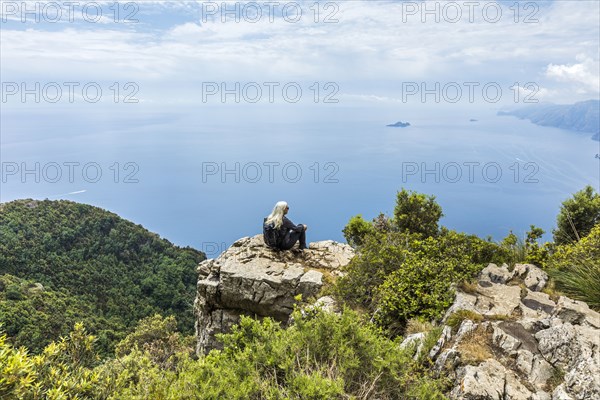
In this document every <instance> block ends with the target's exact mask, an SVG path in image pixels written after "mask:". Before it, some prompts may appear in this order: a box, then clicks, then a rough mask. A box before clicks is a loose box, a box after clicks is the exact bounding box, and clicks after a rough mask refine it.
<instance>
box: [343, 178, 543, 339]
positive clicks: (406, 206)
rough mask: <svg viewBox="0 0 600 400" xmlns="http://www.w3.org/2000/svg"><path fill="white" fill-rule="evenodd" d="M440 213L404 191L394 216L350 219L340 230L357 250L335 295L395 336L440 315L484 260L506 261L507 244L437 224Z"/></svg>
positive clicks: (427, 199) (430, 200)
mask: <svg viewBox="0 0 600 400" xmlns="http://www.w3.org/2000/svg"><path fill="white" fill-rule="evenodd" d="M442 215H443V214H442V208H441V207H440V206H439V205H438V204H437V203H436V202H435V198H434V197H433V196H425V195H422V194H419V193H415V192H409V191H407V190H404V189H403V190H402V191H400V192H398V194H397V197H396V206H395V209H394V216H393V217H391V218H390V217H387V216H385V215H383V214H380V215H379V216H378V217H377V218H375V219H374V220H373V221H372V222H367V221H365V220H364V219H363V218H362V217H361V216H357V217H354V218H352V219H351V220H350V221H349V223H348V225H347V226H346V227H345V228H344V230H343V232H344V235H345V237H346V239H347V240H348V242H349V243H350V244H351V245H353V246H354V247H356V248H357V250H358V253H357V256H356V257H354V259H353V260H352V261H351V262H350V264H349V265H348V266H347V267H346V276H344V277H343V278H341V279H339V280H338V281H337V284H336V291H337V294H338V295H339V296H340V297H341V298H343V299H344V300H345V301H346V302H347V303H348V304H349V305H351V306H352V307H359V308H361V309H363V310H365V311H366V312H368V313H369V314H371V315H372V316H373V318H374V320H375V321H377V322H378V323H379V325H380V326H381V327H383V328H385V329H387V330H388V333H389V334H392V335H398V334H400V333H402V332H403V329H404V327H405V324H406V322H407V321H408V320H409V319H411V318H415V317H416V318H425V319H433V318H436V317H438V316H440V314H441V313H442V312H443V311H444V310H445V309H446V308H448V307H449V306H450V304H452V301H453V299H454V292H453V290H452V288H453V285H454V284H456V283H459V282H461V281H469V280H471V279H473V278H474V277H475V276H476V275H477V273H478V272H479V271H480V270H481V269H482V268H483V267H484V266H485V265H487V263H489V262H503V261H508V260H509V258H510V255H511V254H512V253H511V251H510V249H509V248H508V247H506V246H501V245H498V244H495V243H492V242H490V241H486V240H483V239H480V238H479V237H477V236H475V235H467V234H464V233H459V232H456V231H453V230H449V229H447V228H446V227H441V228H440V227H438V220H439V218H440V217H441V216H442ZM536 233H537V231H536Z"/></svg>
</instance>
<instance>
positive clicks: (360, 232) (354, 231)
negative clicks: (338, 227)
mask: <svg viewBox="0 0 600 400" xmlns="http://www.w3.org/2000/svg"><path fill="white" fill-rule="evenodd" d="M342 232H343V233H344V237H345V238H346V241H347V242H348V244H349V245H350V246H353V247H358V246H362V245H363V243H364V241H365V238H366V236H368V235H369V234H372V233H373V232H374V228H373V225H372V224H370V223H369V222H367V221H365V220H364V219H363V218H362V216H361V215H357V216H354V217H352V218H351V219H350V221H349V222H348V225H346V226H345V227H344V229H343V230H342Z"/></svg>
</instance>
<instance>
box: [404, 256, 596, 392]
mask: <svg viewBox="0 0 600 400" xmlns="http://www.w3.org/2000/svg"><path fill="white" fill-rule="evenodd" d="M547 280H548V277H547V275H546V274H545V273H544V272H543V271H542V270H541V269H539V268H537V267H535V266H533V265H530V264H517V265H516V266H515V268H514V269H513V271H509V269H508V267H507V266H506V265H503V266H501V267H498V266H497V265H494V264H490V265H488V267H486V268H485V269H484V270H483V271H482V272H481V274H480V275H479V280H478V284H477V286H476V288H475V289H473V290H471V293H465V292H463V291H460V290H459V291H457V294H456V299H455V302H454V304H453V305H452V307H450V309H449V310H448V312H447V313H446V315H445V317H444V320H443V321H444V322H445V323H452V324H453V325H454V329H450V326H445V328H444V331H443V333H442V335H441V337H440V339H439V340H438V343H437V345H436V346H434V347H433V349H432V350H431V352H430V354H429V355H430V357H431V358H432V359H433V361H434V363H435V369H436V371H437V372H438V373H444V374H449V375H450V377H451V378H453V379H454V382H455V385H454V388H453V389H452V391H451V393H450V397H451V398H453V399H481V400H487V399H490V400H491V399H511V400H575V399H577V400H580V399H581V400H583V399H600V314H599V313H597V312H595V311H593V310H590V309H589V307H588V306H587V305H586V304H585V303H583V302H579V301H575V300H571V299H569V298H567V297H564V296H561V297H559V298H558V299H557V298H553V297H551V296H549V295H548V294H546V293H543V292H541V290H542V289H543V288H544V285H545V284H546V282H547ZM457 321H458V322H457ZM412 340H414V339H412Z"/></svg>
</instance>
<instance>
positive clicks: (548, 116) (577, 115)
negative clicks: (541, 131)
mask: <svg viewBox="0 0 600 400" xmlns="http://www.w3.org/2000/svg"><path fill="white" fill-rule="evenodd" d="M498 115H499V116H506V115H510V116H514V117H517V118H520V119H528V120H529V121H531V122H533V123H534V124H536V125H540V126H551V127H555V128H561V129H566V130H570V131H574V132H582V133H591V134H593V136H592V139H594V140H600V100H587V101H581V102H578V103H575V104H551V103H543V104H536V105H531V106H529V107H523V108H520V109H517V110H512V111H499V112H498Z"/></svg>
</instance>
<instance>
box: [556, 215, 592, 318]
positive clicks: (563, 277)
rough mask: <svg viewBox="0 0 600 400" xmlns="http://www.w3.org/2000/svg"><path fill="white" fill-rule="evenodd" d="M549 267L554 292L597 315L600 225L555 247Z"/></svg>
mask: <svg viewBox="0 0 600 400" xmlns="http://www.w3.org/2000/svg"><path fill="white" fill-rule="evenodd" d="M550 266H551V268H550V270H549V271H550V276H551V277H552V278H554V281H555V284H556V288H557V289H558V290H560V291H561V292H563V293H565V294H566V295H567V296H569V297H571V298H573V299H576V300H582V301H585V302H586V303H588V305H589V306H590V307H592V308H594V309H596V310H598V311H600V223H599V224H597V225H596V226H594V227H593V228H592V229H591V231H590V233H589V234H588V235H587V236H585V237H583V238H582V239H581V240H579V241H578V242H575V243H572V244H565V245H562V246H558V247H557V249H556V251H555V252H554V253H553V254H552V257H551V258H550Z"/></svg>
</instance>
